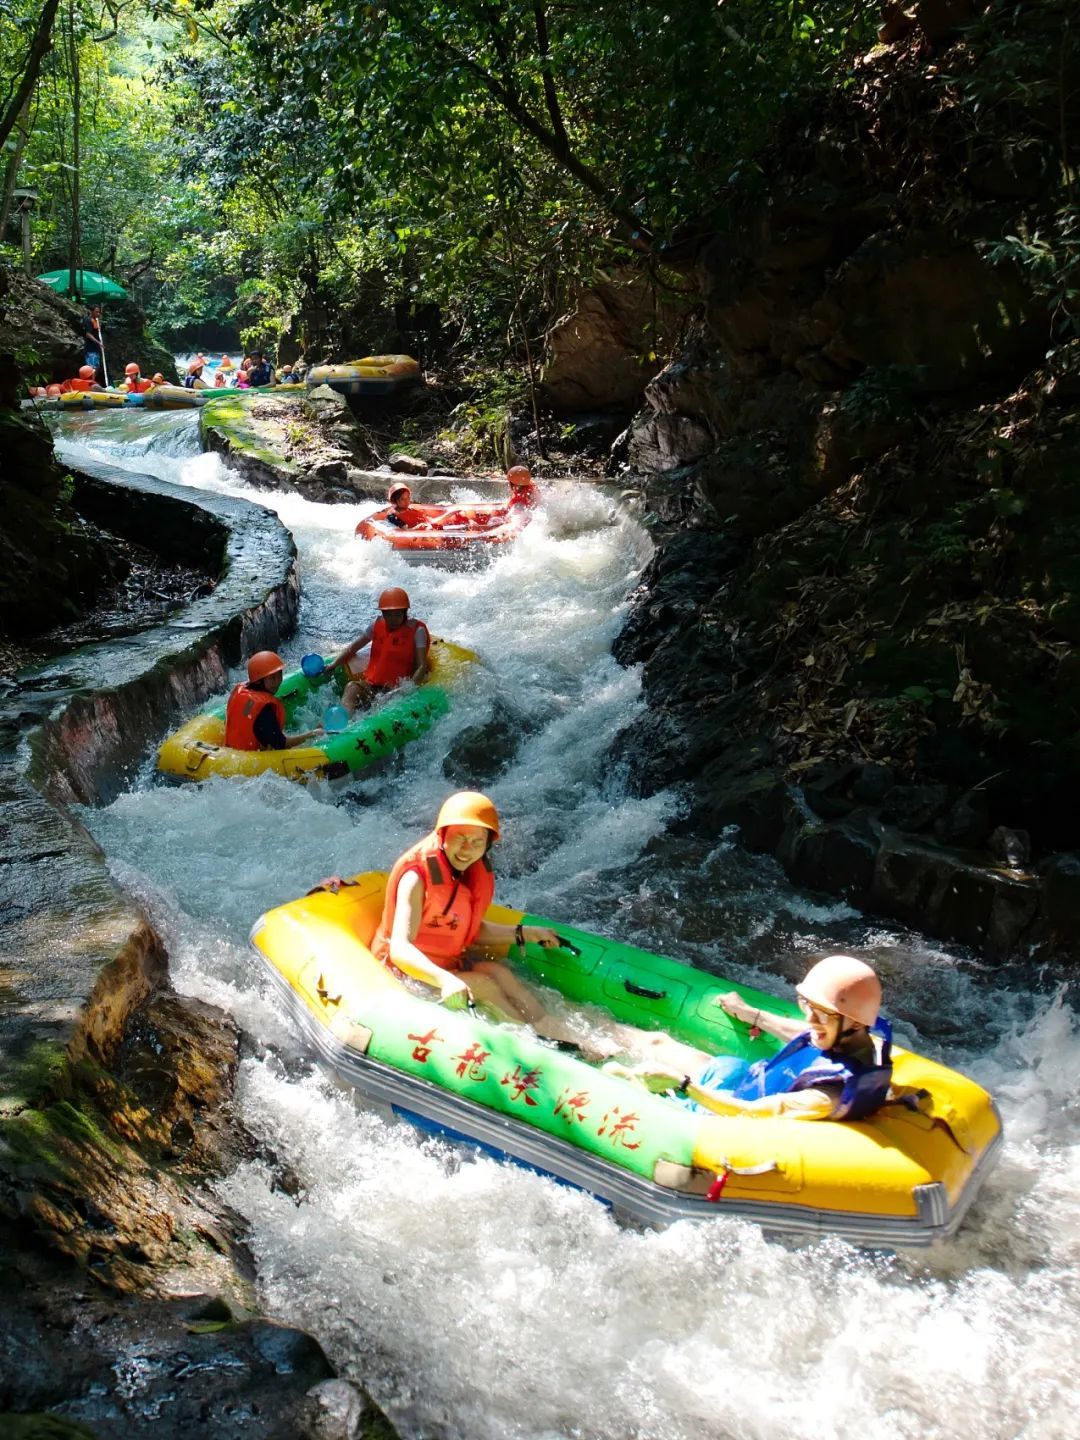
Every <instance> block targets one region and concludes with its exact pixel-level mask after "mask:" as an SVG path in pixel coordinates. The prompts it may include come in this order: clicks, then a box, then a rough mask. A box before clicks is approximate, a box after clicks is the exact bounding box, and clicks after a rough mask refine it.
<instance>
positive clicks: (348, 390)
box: [304, 355, 420, 395]
mask: <svg viewBox="0 0 1080 1440" xmlns="http://www.w3.org/2000/svg"><path fill="white" fill-rule="evenodd" d="M419 380H420V364H419V362H418V361H416V360H414V359H413V358H412V356H411V355H368V356H367V357H366V358H365V359H363V360H349V361H347V362H346V363H345V364H343V365H316V366H315V367H314V368H313V369H311V370H309V371H308V372H307V375H306V376H305V377H304V383H305V384H306V385H307V386H308V388H309V389H311V388H312V387H314V386H315V385H329V386H330V388H331V390H338V391H340V393H341V394H342V395H392V394H394V393H395V392H396V391H398V390H405V389H407V388H408V387H409V386H410V385H416V384H418V383H419Z"/></svg>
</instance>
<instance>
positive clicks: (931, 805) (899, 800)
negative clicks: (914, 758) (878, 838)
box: [881, 785, 949, 830]
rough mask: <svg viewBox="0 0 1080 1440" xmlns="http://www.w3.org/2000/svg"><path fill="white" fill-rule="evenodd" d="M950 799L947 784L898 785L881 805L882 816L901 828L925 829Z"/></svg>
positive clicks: (886, 821) (888, 822) (889, 823)
mask: <svg viewBox="0 0 1080 1440" xmlns="http://www.w3.org/2000/svg"><path fill="white" fill-rule="evenodd" d="M948 799H949V789H948V786H947V785H897V786H894V788H893V789H892V790H890V791H889V793H888V795H887V796H886V797H885V801H884V804H883V805H882V807H881V818H882V820H884V821H885V823H886V824H887V825H895V826H896V827H897V828H898V829H900V830H923V829H925V828H926V826H927V825H929V824H930V823H931V821H932V820H934V819H936V818H937V816H938V815H940V814H941V812H942V810H943V809H944V808H945V806H946V804H947V803H948Z"/></svg>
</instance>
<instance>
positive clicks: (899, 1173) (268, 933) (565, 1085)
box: [251, 874, 1002, 1247]
mask: <svg viewBox="0 0 1080 1440" xmlns="http://www.w3.org/2000/svg"><path fill="white" fill-rule="evenodd" d="M385 883H386V877H385V875H376V874H365V875H358V876H357V877H356V879H355V881H354V882H353V884H352V885H350V886H349V887H348V888H345V889H343V890H341V891H340V892H339V894H337V895H331V894H329V893H327V892H319V893H316V894H314V895H309V896H306V897H305V898H304V899H301V900H294V901H293V902H291V903H290V904H287V905H282V906H279V907H278V908H277V909H275V910H271V911H268V912H267V913H266V914H265V915H263V916H261V917H260V918H259V920H257V921H256V923H255V926H254V928H253V929H252V932H251V944H252V946H253V948H254V950H255V952H256V954H257V955H258V956H259V957H260V958H261V959H262V961H263V962H264V963H265V965H266V966H267V969H268V972H269V974H270V976H271V977H272V979H273V981H274V984H275V986H276V989H277V991H278V993H279V994H280V996H281V999H282V1001H283V1003H284V1005H285V1007H286V1008H287V1009H288V1011H289V1013H290V1015H291V1016H292V1017H293V1019H294V1020H295V1021H296V1022H297V1024H298V1025H299V1026H300V1028H301V1030H302V1031H303V1032H304V1034H305V1035H306V1037H307V1038H308V1040H309V1041H310V1043H311V1045H312V1046H313V1047H314V1049H315V1050H316V1052H317V1053H318V1055H319V1056H320V1058H321V1059H322V1061H323V1062H324V1063H325V1064H327V1065H328V1066H329V1067H330V1068H331V1069H332V1070H333V1071H334V1072H335V1073H336V1074H337V1075H338V1076H340V1077H341V1078H342V1079H344V1080H346V1081H348V1082H349V1083H351V1084H352V1085H354V1086H355V1087H356V1088H357V1090H358V1091H359V1092H360V1093H361V1094H362V1095H363V1096H364V1097H365V1098H366V1099H368V1100H369V1101H371V1102H373V1103H375V1104H376V1105H379V1106H381V1107H383V1108H386V1109H389V1110H390V1111H392V1112H393V1113H395V1114H397V1115H399V1116H402V1117H403V1118H406V1119H408V1120H411V1121H412V1122H413V1123H415V1124H418V1125H419V1126H421V1127H422V1128H424V1129H428V1130H432V1129H434V1130H437V1131H442V1132H445V1133H446V1134H448V1135H450V1136H452V1137H454V1138H457V1139H464V1140H467V1141H468V1142H470V1143H472V1144H474V1145H476V1146H478V1147H480V1148H481V1149H483V1150H486V1151H487V1152H489V1153H491V1154H494V1155H496V1156H498V1157H501V1158H505V1159H510V1160H514V1161H516V1162H518V1163H520V1164H522V1165H525V1166H528V1167H530V1168H533V1169H538V1170H541V1171H543V1172H545V1173H548V1174H550V1175H552V1176H554V1177H555V1178H557V1179H559V1180H561V1181H564V1182H566V1183H569V1184H572V1185H575V1186H578V1187H580V1188H582V1189H585V1190H588V1191H590V1192H592V1193H593V1194H595V1195H597V1196H598V1197H600V1198H601V1199H603V1200H604V1201H606V1202H608V1203H609V1204H610V1205H612V1206H613V1207H614V1209H615V1210H616V1211H617V1212H619V1213H620V1214H623V1215H625V1216H627V1217H630V1218H632V1219H634V1220H636V1221H639V1222H642V1223H645V1224H649V1225H663V1224H667V1223H669V1222H671V1221H674V1220H679V1219H687V1218H690V1219H699V1220H703V1219H712V1218H715V1217H718V1216H732V1217H737V1218H739V1219H744V1220H753V1221H756V1222H758V1223H760V1224H761V1225H763V1226H764V1227H766V1229H768V1230H770V1231H777V1232H787V1233H791V1234H798V1235H805V1234H822V1233H833V1234H837V1235H840V1236H842V1237H844V1238H845V1239H847V1240H850V1241H852V1242H854V1243H857V1244H862V1245H871V1246H888V1247H894V1246H923V1245H929V1244H931V1243H932V1242H933V1241H935V1240H939V1239H942V1238H945V1237H947V1236H949V1235H951V1234H952V1233H953V1232H954V1231H955V1230H956V1228H957V1226H958V1225H959V1224H960V1221H961V1220H962V1218H963V1216H964V1213H965V1212H966V1210H967V1208H968V1206H969V1205H970V1204H971V1201H972V1199H973V1198H974V1196H975V1193H976V1191H977V1190H978V1188H979V1185H980V1183H981V1182H982V1180H983V1178H984V1176H985V1175H986V1173H987V1171H988V1169H989V1167H990V1165H991V1164H992V1162H993V1159H994V1156H995V1153H996V1151H997V1149H998V1146H999V1144H1000V1142H1001V1134H1002V1132H1001V1123H1000V1121H999V1119H998V1115H997V1111H996V1109H995V1106H994V1103H993V1101H992V1100H991V1098H990V1096H989V1095H988V1094H987V1093H986V1091H984V1090H983V1089H981V1088H980V1087H979V1086H978V1085H976V1084H975V1083H974V1081H972V1080H969V1079H967V1078H966V1077H965V1076H963V1075H960V1074H958V1073H957V1072H956V1071H953V1070H949V1069H946V1067H945V1066H943V1065H939V1064H936V1063H935V1062H934V1061H932V1060H927V1059H925V1058H923V1057H922V1056H919V1055H916V1054H913V1053H911V1052H909V1051H905V1050H903V1049H900V1048H899V1047H894V1050H893V1059H894V1070H893V1085H894V1091H897V1092H906V1099H903V1100H902V1099H900V1098H898V1099H897V1100H896V1101H895V1102H893V1101H890V1102H889V1103H888V1104H887V1105H885V1106H884V1107H882V1109H880V1110H879V1111H878V1112H877V1113H876V1114H875V1115H874V1116H873V1117H872V1118H871V1119H869V1120H866V1121H861V1122H851V1121H848V1122H843V1123H840V1122H832V1121H813V1122H808V1121H805V1120H793V1119H789V1118H783V1117H773V1118H769V1119H760V1120H750V1119H745V1118H741V1117H734V1116H733V1117H731V1118H727V1117H723V1116H718V1115H715V1114H711V1113H701V1112H696V1111H692V1110H690V1109H688V1108H686V1107H685V1106H683V1105H682V1104H680V1103H679V1102H678V1101H677V1100H676V1099H674V1098H673V1097H670V1096H665V1095H653V1094H650V1093H649V1092H647V1091H646V1090H644V1089H642V1088H641V1087H640V1086H638V1085H636V1084H634V1083H633V1082H632V1081H629V1080H626V1079H623V1078H619V1077H617V1076H615V1075H609V1074H607V1073H606V1072H604V1071H603V1070H599V1069H596V1068H594V1067H593V1066H592V1065H589V1064H586V1063H585V1061H584V1060H582V1059H580V1058H578V1057H577V1056H575V1055H573V1054H571V1053H565V1052H563V1051H560V1050H558V1049H553V1048H552V1047H551V1046H549V1045H547V1044H545V1043H544V1042H543V1041H541V1040H540V1039H539V1038H538V1037H537V1036H536V1035H535V1033H534V1032H533V1031H531V1030H530V1029H528V1028H527V1027H524V1026H509V1025H498V1024H494V1023H491V1022H489V1021H487V1020H485V1019H483V1018H482V1017H481V1016H480V1014H479V1012H468V1011H451V1010H448V1009H446V1008H445V1006H441V1005H438V1004H436V1003H435V1002H434V1001H433V1000H429V999H426V998H424V997H423V996H422V995H418V994H414V993H413V992H412V991H411V990H410V989H409V988H408V987H407V985H406V984H405V983H404V982H402V981H401V980H400V979H398V978H397V977H396V976H395V974H394V973H393V972H391V971H390V970H389V969H387V968H386V967H385V966H383V965H381V964H380V963H379V962H378V961H377V960H376V959H375V958H374V956H373V955H372V954H371V951H370V950H369V948H368V946H369V943H370V941H371V938H372V936H373V934H374V931H375V927H376V925H377V923H378V919H379V916H380V914H381V910H382V901H383V893H384V888H385ZM487 913H488V917H489V918H490V919H492V920H494V921H497V922H500V923H510V924H518V923H525V924H529V925H550V924H551V922H550V921H547V920H542V919H540V918H538V917H535V916H526V915H524V914H522V913H520V912H518V911H513V910H507V909H504V908H502V907H501V906H492V907H491V909H490V910H489V911H488V912H487ZM557 930H558V933H559V935H560V936H561V937H563V938H565V939H566V940H567V941H568V944H567V946H566V947H565V948H561V949H559V950H544V949H542V948H540V947H539V946H533V945H527V946H525V947H524V953H521V952H520V951H519V950H518V948H517V947H511V951H510V960H511V963H513V964H514V966H515V968H516V969H517V970H518V972H519V973H521V974H522V975H523V976H524V977H525V978H526V979H528V980H530V981H532V982H533V983H539V984H542V985H545V986H550V987H552V988H553V989H555V990H558V991H560V992H561V993H562V995H563V996H565V997H566V998H567V999H569V1000H571V1001H574V1002H591V1003H592V1004H595V1005H599V1006H602V1007H603V1008H604V1009H605V1010H606V1011H608V1012H609V1013H610V1014H611V1015H612V1016H614V1017H615V1018H616V1019H617V1020H619V1021H622V1022H625V1023H629V1024H631V1025H635V1026H638V1027H641V1028H643V1029H654V1030H664V1031H666V1032H668V1033H670V1034H672V1035H675V1036H677V1038H679V1039H680V1040H683V1041H686V1042H687V1043H689V1044H691V1045H694V1046H696V1047H697V1048H699V1049H701V1050H704V1051H707V1052H708V1053H710V1054H716V1053H721V1052H726V1053H728V1054H733V1055H738V1056H740V1057H741V1058H746V1059H758V1058H761V1057H763V1056H766V1055H768V1054H770V1053H772V1051H773V1050H775V1049H777V1048H779V1042H778V1041H775V1040H771V1039H769V1038H768V1037H767V1036H759V1038H757V1039H756V1040H750V1039H749V1032H748V1030H747V1028H746V1026H744V1025H739V1024H737V1023H735V1022H734V1021H732V1020H730V1019H729V1018H728V1017H727V1015H725V1013H724V1012H723V1011H722V1010H721V1009H720V1008H719V1007H718V1006H717V1005H716V1004H715V1003H714V1002H715V1000H716V997H717V996H718V995H720V994H722V993H724V992H725V991H728V990H732V989H734V990H736V991H738V992H739V993H740V994H741V995H743V996H744V997H745V998H746V999H748V1000H749V1001H751V1002H752V1003H753V1005H754V1006H756V1007H758V1008H760V1009H763V1010H771V1011H773V1012H775V1013H783V1014H789V1013H794V1007H792V1006H788V1005H784V1004H783V1002H780V1001H777V1000H776V999H775V997H773V996H769V995H765V994H762V993H761V992H758V991H755V990H751V989H749V988H748V987H746V986H741V985H734V984H732V983H731V982H730V981H728V980H723V979H720V978H718V977H716V976H713V975H707V974H704V973H703V972H701V971H697V970H694V969H692V968H691V967H690V966H688V965H683V964H681V963H680V962H679V961H676V960H670V959H664V958H662V957H660V956H657V955H651V954H649V953H648V952H646V951H644V950H637V949H634V948H632V947H631V946H629V945H622V944H619V943H617V942H615V941H612V940H605V939H602V938H600V937H598V936H595V935H589V934H586V933H585V932H583V931H577V930H571V929H567V928H566V927H564V926H561V925H560V926H558V927H557Z"/></svg>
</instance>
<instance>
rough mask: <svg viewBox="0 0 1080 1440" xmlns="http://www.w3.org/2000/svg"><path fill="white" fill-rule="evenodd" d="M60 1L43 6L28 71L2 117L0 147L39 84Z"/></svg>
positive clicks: (50, 1)
mask: <svg viewBox="0 0 1080 1440" xmlns="http://www.w3.org/2000/svg"><path fill="white" fill-rule="evenodd" d="M59 5H60V0H45V4H44V5H43V6H42V10H41V16H40V18H39V19H38V24H37V30H36V31H35V32H34V38H33V40H32V41H31V42H30V51H29V54H28V55H27V59H26V69H25V70H24V71H23V77H22V80H21V81H20V82H19V85H18V88H17V89H16V91H15V94H14V95H13V96H12V97H11V99H10V101H9V102H8V105H7V109H6V110H5V111H4V112H3V114H2V115H0V146H3V144H4V141H5V140H6V139H7V138H8V136H9V135H10V134H11V132H12V130H14V128H15V124H16V121H17V120H18V118H19V116H20V114H21V113H22V108H23V106H24V105H25V104H26V102H27V100H29V98H30V95H31V93H32V92H33V89H34V86H35V84H36V83H37V77H38V71H39V70H40V69H41V62H42V60H43V59H44V58H45V55H46V53H47V51H48V49H49V46H50V45H51V44H52V30H53V21H54V20H55V19H56V11H57V9H58V8H59Z"/></svg>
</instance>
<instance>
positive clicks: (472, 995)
mask: <svg viewBox="0 0 1080 1440" xmlns="http://www.w3.org/2000/svg"><path fill="white" fill-rule="evenodd" d="M498 838H499V815H498V811H497V810H496V809H495V806H494V805H493V804H492V802H491V801H490V800H489V799H488V797H487V796H486V795H481V794H479V792H478V791H475V790H460V791H458V793H457V794H455V795H451V796H450V797H449V799H448V800H446V801H445V802H444V803H443V806H442V808H441V809H440V811H439V814H438V818H437V819H436V821H435V828H434V830H432V831H431V833H430V834H429V835H425V836H424V838H423V839H422V840H420V841H418V842H417V844H415V845H412V846H410V847H409V849H408V850H406V851H405V853H404V855H401V856H399V857H398V859H397V860H396V861H395V862H394V867H393V869H392V870H391V871H390V877H389V879H388V880H387V882H386V896H385V899H384V901H383V913H382V919H381V920H380V921H379V927H378V929H377V930H376V932H375V938H374V939H373V940H372V942H371V949H372V952H373V953H374V955H375V956H376V958H377V959H379V960H381V961H382V962H383V964H384V965H386V966H388V967H390V968H391V969H394V970H398V971H401V972H402V973H403V974H405V975H408V976H411V977H412V979H414V980H419V981H421V982H422V983H423V984H424V985H430V986H431V987H432V988H433V989H435V990H438V992H439V998H440V999H441V1000H442V1001H443V1002H444V1003H445V1004H446V1005H447V1006H448V1007H449V1008H450V1009H460V1008H461V1007H463V1006H465V1005H467V1004H468V1003H469V1002H470V1001H475V1002H476V1003H477V1004H479V1005H483V1006H484V1007H485V1009H487V1010H489V1011H491V1012H492V1013H493V1014H494V1015H495V1016H496V1018H498V1019H500V1020H510V1021H513V1022H515V1023H517V1024H523V1025H531V1026H532V1027H533V1029H534V1030H535V1031H536V1032H537V1034H538V1035H542V1036H543V1037H544V1038H545V1039H548V1040H556V1041H561V1042H563V1043H568V1044H574V1043H575V1041H574V1039H573V1037H572V1036H571V1035H570V1034H569V1032H568V1031H567V1030H566V1028H565V1027H564V1026H563V1024H562V1023H561V1022H560V1021H559V1020H557V1019H556V1018H555V1017H554V1016H551V1015H549V1014H548V1013H547V1011H546V1010H545V1009H544V1007H543V1005H542V1004H541V1003H540V1000H539V999H538V998H537V997H536V996H535V995H534V994H533V993H532V991H531V990H530V989H529V988H528V987H527V986H526V985H524V984H523V983H522V982H521V981H520V980H519V979H518V978H517V976H516V975H515V974H514V972H513V971H512V970H511V969H510V968H509V967H508V966H507V965H504V964H503V963H502V962H501V961H498V960H490V959H485V958H483V957H482V956H474V955H472V954H470V950H471V947H472V946H473V945H479V946H503V945H511V944H513V943H515V942H516V943H517V944H518V945H522V944H524V943H525V942H526V941H528V942H531V943H532V944H535V945H542V946H544V947H545V948H547V947H551V946H557V945H559V944H560V943H561V942H560V940H559V937H558V935H556V933H555V931H554V930H549V929H548V928H547V927H546V926H543V925H516V926H515V925H499V924H496V923H495V922H494V921H492V920H485V919H484V912H485V911H486V910H487V908H488V906H489V905H490V904H491V902H492V899H493V898H494V894H495V877H494V875H493V873H492V868H491V861H490V860H489V858H488V852H489V850H490V848H491V846H492V845H493V844H494V843H495V842H496V841H497V840H498ZM343 883H344V882H343V881H342V879H341V877H340V876H339V875H332V876H330V877H329V878H328V879H326V880H323V881H322V886H323V888H325V889H327V890H330V891H333V892H334V893H336V892H337V890H338V889H339V888H340V886H341V885H342V884H343Z"/></svg>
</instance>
